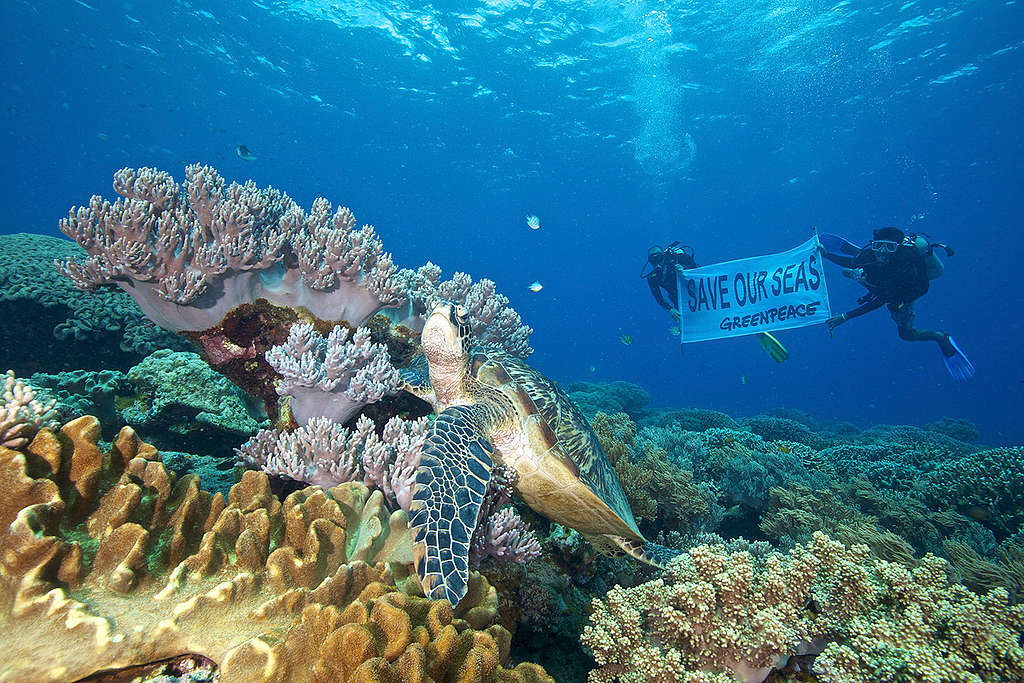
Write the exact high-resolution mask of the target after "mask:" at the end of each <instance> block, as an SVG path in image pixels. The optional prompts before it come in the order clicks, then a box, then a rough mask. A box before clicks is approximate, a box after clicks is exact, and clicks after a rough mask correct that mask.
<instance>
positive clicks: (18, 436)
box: [0, 370, 57, 448]
mask: <svg viewBox="0 0 1024 683" xmlns="http://www.w3.org/2000/svg"><path fill="white" fill-rule="evenodd" d="M0 398H2V399H3V403H0V446H4V447H6V448H20V447H22V446H24V445H25V444H27V443H28V442H29V441H30V440H31V439H32V437H34V436H35V435H36V433H37V432H38V431H39V430H40V429H41V428H43V427H55V426H56V424H57V421H56V414H55V413H54V410H53V407H54V405H56V400H50V401H48V402H45V403H44V402H41V401H37V400H36V392H35V391H34V390H33V389H32V387H30V386H28V385H27V384H25V383H24V382H22V381H21V380H20V379H18V378H17V377H15V376H14V372H13V371H12V370H8V371H7V374H6V375H5V376H4V391H3V395H2V396H0Z"/></svg>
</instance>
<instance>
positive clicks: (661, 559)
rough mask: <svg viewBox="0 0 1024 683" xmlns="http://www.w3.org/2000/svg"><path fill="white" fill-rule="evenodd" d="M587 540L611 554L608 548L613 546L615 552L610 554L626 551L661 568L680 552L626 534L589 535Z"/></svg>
mask: <svg viewBox="0 0 1024 683" xmlns="http://www.w3.org/2000/svg"><path fill="white" fill-rule="evenodd" d="M587 540H589V541H590V542H591V543H593V544H594V545H595V546H596V547H597V549H598V550H599V551H601V552H604V553H606V554H609V553H608V550H609V546H611V549H613V553H610V554H616V555H618V554H622V553H625V554H627V555H629V556H630V557H633V558H635V559H637V560H640V561H641V562H645V563H647V564H649V565H651V566H653V567H658V568H659V569H664V568H665V565H666V564H668V562H669V560H671V559H672V558H673V557H675V556H676V555H678V554H679V551H678V550H673V549H672V548H666V547H665V546H663V545H658V544H657V543H651V542H650V541H646V542H644V543H641V542H640V541H637V540H634V539H632V538H626V537H625V536H613V535H611V534H605V535H604V536H598V537H593V538H591V537H588V538H587Z"/></svg>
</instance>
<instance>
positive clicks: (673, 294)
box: [646, 249, 697, 311]
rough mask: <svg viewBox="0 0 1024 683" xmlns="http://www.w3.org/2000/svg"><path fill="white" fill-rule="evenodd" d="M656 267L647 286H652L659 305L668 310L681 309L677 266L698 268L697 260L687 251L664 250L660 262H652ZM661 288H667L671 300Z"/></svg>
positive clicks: (649, 276)
mask: <svg viewBox="0 0 1024 683" xmlns="http://www.w3.org/2000/svg"><path fill="white" fill-rule="evenodd" d="M652 265H654V268H652V269H651V272H649V273H648V274H647V275H646V277H647V286H648V287H650V288H651V294H653V295H654V300H655V301H657V302H658V305H659V306H661V307H662V308H664V309H665V310H666V311H678V310H679V290H678V287H677V283H676V266H677V265H679V266H682V267H683V268H684V269H686V268H696V267H697V262H696V261H694V260H693V257H692V256H690V255H689V254H687V253H686V252H685V251H674V250H671V249H670V250H668V251H666V252H663V256H662V258H661V260H660V262H659V263H657V264H652ZM661 290H665V294H667V295H668V298H669V300H670V301H671V303H669V301H666V300H665V296H664V295H663V294H662V293H661Z"/></svg>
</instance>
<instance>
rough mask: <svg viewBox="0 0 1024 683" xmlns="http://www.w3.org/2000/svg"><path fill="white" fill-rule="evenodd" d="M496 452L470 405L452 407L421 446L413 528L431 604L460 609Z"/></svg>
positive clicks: (419, 569) (411, 519) (418, 569)
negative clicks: (472, 540) (444, 601)
mask: <svg viewBox="0 0 1024 683" xmlns="http://www.w3.org/2000/svg"><path fill="white" fill-rule="evenodd" d="M493 453H494V449H493V447H492V446H491V443H490V441H488V440H487V439H486V438H485V437H484V436H483V434H482V433H481V431H480V428H479V426H478V419H477V415H476V412H475V411H474V409H473V407H472V406H453V407H451V408H448V409H447V410H445V411H444V412H442V413H441V414H440V415H438V417H437V419H436V420H434V424H433V425H431V427H430V433H429V434H428V435H427V439H426V442H425V443H424V444H423V451H422V456H421V457H420V467H419V470H417V472H416V489H415V490H414V492H413V494H412V505H411V510H410V515H409V525H410V526H411V527H412V529H413V532H414V533H415V541H416V546H415V558H416V572H417V573H418V574H419V575H420V581H421V582H422V584H423V590H424V591H425V592H426V594H427V596H428V597H430V598H431V599H432V600H441V599H447V600H448V601H449V602H451V603H452V605H453V606H454V605H457V604H458V603H459V600H461V599H462V596H464V595H465V594H466V582H467V581H468V580H469V539H470V538H471V537H472V536H473V529H474V527H476V522H477V515H478V514H479V512H480V503H481V501H482V500H483V498H484V490H485V489H486V488H487V481H488V480H489V479H490V478H491V465H492V460H491V456H492V455H493Z"/></svg>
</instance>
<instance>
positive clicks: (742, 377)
mask: <svg viewBox="0 0 1024 683" xmlns="http://www.w3.org/2000/svg"><path fill="white" fill-rule="evenodd" d="M746 383H747V376H746V375H740V384H746Z"/></svg>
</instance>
